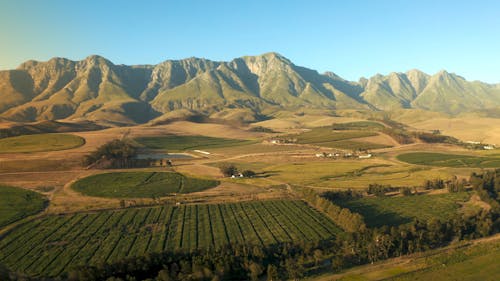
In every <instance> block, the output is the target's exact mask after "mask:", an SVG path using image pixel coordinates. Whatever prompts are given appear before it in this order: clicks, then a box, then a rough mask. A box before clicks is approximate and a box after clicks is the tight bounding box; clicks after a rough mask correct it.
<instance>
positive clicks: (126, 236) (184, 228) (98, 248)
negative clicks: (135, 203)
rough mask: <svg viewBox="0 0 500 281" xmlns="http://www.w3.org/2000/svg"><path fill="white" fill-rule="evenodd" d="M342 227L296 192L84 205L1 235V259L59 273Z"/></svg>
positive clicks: (308, 237) (23, 268)
mask: <svg viewBox="0 0 500 281" xmlns="http://www.w3.org/2000/svg"><path fill="white" fill-rule="evenodd" d="M34 229H36V231H34ZM340 231H341V230H340V229H339V228H338V227H337V226H335V225H334V224H333V223H332V222H331V221H330V220H329V219H328V218H327V217H325V216H324V215H323V214H321V213H319V212H317V211H315V210H314V209H312V208H310V207H309V206H308V205H306V204H305V203H304V202H302V201H298V200H286V201H257V202H242V203H229V204H213V205H186V206H162V207H150V208H138V209H126V210H118V211H102V212H97V213H79V214H72V215H60V216H48V217H45V218H43V219H39V220H34V221H32V222H30V223H27V224H25V225H22V226H21V227H19V228H17V229H16V230H14V231H12V232H11V233H9V234H8V235H7V236H5V237H3V239H2V240H0V263H2V264H5V265H7V266H8V267H9V268H10V269H12V270H14V271H20V272H25V273H27V274H29V275H34V276H56V275H58V274H60V273H62V272H64V271H66V270H68V269H70V268H72V267H75V266H79V265H97V264H99V263H103V262H108V263H112V262H116V261H119V260H120V259H123V258H126V257H134V256H140V255H143V254H145V253H148V252H162V251H165V250H169V251H178V250H181V251H189V250H194V249H206V248H218V247H221V246H224V245H227V244H249V245H253V244H260V245H269V244H273V243H277V242H287V241H317V240H322V239H328V238H331V237H332V236H334V235H335V234H336V233H338V232H340Z"/></svg>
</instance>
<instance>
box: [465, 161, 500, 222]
mask: <svg viewBox="0 0 500 281" xmlns="http://www.w3.org/2000/svg"><path fill="white" fill-rule="evenodd" d="M469 181H470V184H471V185H472V187H473V188H474V190H475V191H476V192H477V194H478V195H479V197H480V198H481V200H483V201H484V202H486V203H488V204H489V205H490V206H491V211H492V212H493V214H494V215H495V218H496V219H497V222H498V223H499V224H500V169H496V170H495V171H486V172H485V173H483V174H476V173H472V174H471V176H470V179H469Z"/></svg>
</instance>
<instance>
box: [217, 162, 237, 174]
mask: <svg viewBox="0 0 500 281" xmlns="http://www.w3.org/2000/svg"><path fill="white" fill-rule="evenodd" d="M220 171H221V172H222V174H223V175H224V176H225V177H230V176H233V175H236V174H238V168H236V166H234V165H233V164H224V165H222V166H221V167H220Z"/></svg>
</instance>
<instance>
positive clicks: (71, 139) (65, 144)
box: [0, 134, 85, 153]
mask: <svg viewBox="0 0 500 281" xmlns="http://www.w3.org/2000/svg"><path fill="white" fill-rule="evenodd" d="M84 144H85V140H84V139H83V138H81V137H79V136H75V135H69V134H39V135H25V136H19V137H11V138H5V139H0V153H21V152H40V151H55V150H65V149H71V148H75V147H79V146H82V145H84Z"/></svg>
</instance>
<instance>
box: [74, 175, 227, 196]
mask: <svg viewBox="0 0 500 281" xmlns="http://www.w3.org/2000/svg"><path fill="white" fill-rule="evenodd" d="M218 184H219V182H217V181H214V180H207V179H198V178H191V177H186V176H184V175H182V174H179V173H170V172H126V173H105V174H98V175H94V176H90V177H86V178H83V179H81V180H79V181H77V182H75V183H74V184H73V186H72V188H73V189H74V190H76V191H78V192H81V193H83V194H85V195H89V196H96V197H111V198H151V197H162V196H167V195H169V194H172V193H191V192H196V191H202V190H205V189H208V188H211V187H215V186H217V185H218Z"/></svg>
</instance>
